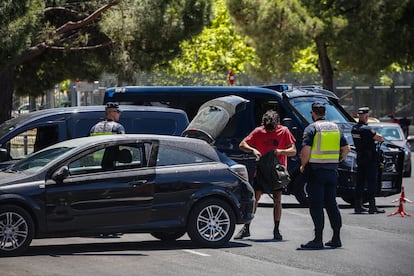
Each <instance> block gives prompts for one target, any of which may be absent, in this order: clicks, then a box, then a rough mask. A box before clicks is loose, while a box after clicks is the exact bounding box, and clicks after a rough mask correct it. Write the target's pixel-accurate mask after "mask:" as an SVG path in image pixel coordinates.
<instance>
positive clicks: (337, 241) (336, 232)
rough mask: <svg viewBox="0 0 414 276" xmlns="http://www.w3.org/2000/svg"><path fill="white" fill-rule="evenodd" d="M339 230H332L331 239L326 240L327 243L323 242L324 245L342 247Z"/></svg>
mask: <svg viewBox="0 0 414 276" xmlns="http://www.w3.org/2000/svg"><path fill="white" fill-rule="evenodd" d="M339 232H340V231H339V230H334V232H333V236H332V239H331V240H330V241H328V242H327V243H325V245H326V246H330V247H335V248H337V247H342V242H341V238H340V235H339Z"/></svg>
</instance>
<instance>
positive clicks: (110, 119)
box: [90, 103, 125, 136]
mask: <svg viewBox="0 0 414 276" xmlns="http://www.w3.org/2000/svg"><path fill="white" fill-rule="evenodd" d="M120 116H121V110H119V106H118V104H116V103H107V104H106V107H105V120H104V121H101V122H99V123H97V124H96V125H94V126H93V127H92V128H91V130H90V135H91V136H93V135H103V134H125V128H124V127H123V125H121V124H120V123H118V121H119V117H120Z"/></svg>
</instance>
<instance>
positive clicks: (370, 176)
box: [355, 160, 378, 199]
mask: <svg viewBox="0 0 414 276" xmlns="http://www.w3.org/2000/svg"><path fill="white" fill-rule="evenodd" d="M357 164H358V171H357V179H356V180H357V181H356V186H355V198H356V199H362V198H363V193H364V189H365V185H366V186H367V194H368V199H372V198H374V197H375V194H376V192H377V188H378V183H377V179H378V177H377V175H378V163H377V161H375V160H357Z"/></svg>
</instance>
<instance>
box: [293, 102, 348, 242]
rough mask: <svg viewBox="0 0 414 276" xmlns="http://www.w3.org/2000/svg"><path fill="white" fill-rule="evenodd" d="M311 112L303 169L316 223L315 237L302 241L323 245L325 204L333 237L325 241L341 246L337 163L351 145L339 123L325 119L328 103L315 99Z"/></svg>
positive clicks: (305, 141) (303, 154)
mask: <svg viewBox="0 0 414 276" xmlns="http://www.w3.org/2000/svg"><path fill="white" fill-rule="evenodd" d="M311 114H312V119H313V121H314V122H313V123H312V124H310V125H309V126H307V127H306V128H305V130H304V133H303V142H302V151H301V167H300V171H301V172H302V173H305V174H306V176H307V180H308V187H307V188H308V195H309V211H310V215H311V217H312V220H313V224H314V227H315V238H314V239H313V240H311V241H309V242H308V243H306V244H302V245H301V248H304V249H322V248H323V247H324V245H323V241H322V234H323V228H324V224H325V223H324V211H323V208H325V209H326V212H327V214H328V218H329V222H330V224H331V227H332V230H333V236H332V239H331V240H330V241H328V242H327V243H325V245H326V246H329V247H334V248H335V247H341V246H342V243H341V239H340V229H341V226H342V218H341V213H340V211H339V208H338V204H337V202H336V187H337V183H338V163H339V162H341V161H342V160H344V159H345V157H346V155H347V154H348V152H349V150H350V149H349V146H348V143H347V141H346V139H345V137H344V135H343V134H342V133H341V131H340V129H339V128H338V126H337V125H336V124H335V123H333V122H329V121H326V120H325V115H326V107H325V104H323V103H321V102H314V103H313V104H312V111H311Z"/></svg>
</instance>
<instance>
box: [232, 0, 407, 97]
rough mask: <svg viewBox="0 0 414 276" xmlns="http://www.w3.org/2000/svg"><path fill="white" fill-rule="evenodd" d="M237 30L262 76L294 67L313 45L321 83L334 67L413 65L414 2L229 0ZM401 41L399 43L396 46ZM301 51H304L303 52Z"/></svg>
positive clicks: (365, 69)
mask: <svg viewBox="0 0 414 276" xmlns="http://www.w3.org/2000/svg"><path fill="white" fill-rule="evenodd" d="M226 3H227V7H228V9H229V12H230V15H231V17H232V19H233V21H234V22H235V25H236V26H237V29H238V30H239V31H240V32H241V33H242V34H244V35H247V36H249V37H250V38H251V39H252V41H253V44H252V45H253V46H254V48H255V49H256V53H257V55H258V56H259V59H260V63H261V69H262V71H263V72H262V74H263V75H273V74H282V73H283V72H288V71H291V70H292V67H293V66H294V64H296V65H297V63H296V62H297V60H298V58H299V57H300V53H301V50H304V49H306V48H308V49H311V48H309V47H314V49H315V51H316V53H317V55H318V70H319V72H320V74H321V77H322V82H323V86H324V87H325V88H327V89H330V90H332V89H333V75H334V72H335V71H350V72H359V73H371V74H373V73H378V72H379V71H380V70H382V69H385V68H387V67H389V66H390V65H391V64H392V63H394V62H397V63H399V64H404V65H405V66H408V67H409V66H412V64H413V51H414V50H413V49H414V47H412V45H413V37H414V34H413V32H414V20H413V19H412V16H411V17H410V16H409V15H412V14H413V6H414V4H413V3H414V0H401V1H391V0H327V1H316V0H310V1H305V0H285V1H283V0H268V1H249V0H227V2H226ZM395 44H397V46H396V47H392V45H395ZM302 53H303V52H302Z"/></svg>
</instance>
